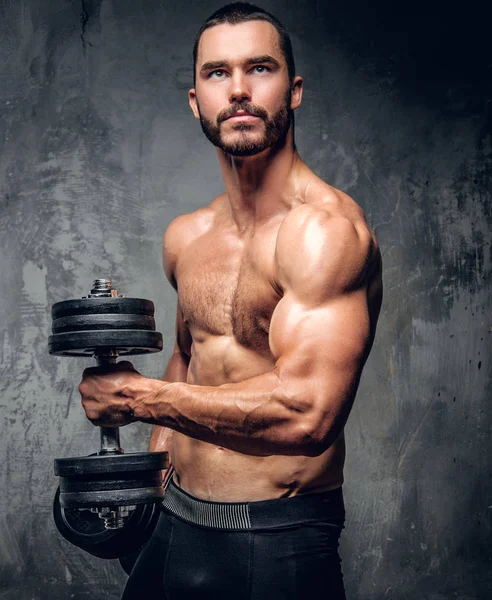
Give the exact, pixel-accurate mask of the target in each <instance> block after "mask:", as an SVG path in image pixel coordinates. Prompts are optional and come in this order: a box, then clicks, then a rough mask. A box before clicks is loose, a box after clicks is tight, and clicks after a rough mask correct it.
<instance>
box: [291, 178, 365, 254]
mask: <svg viewBox="0 0 492 600" xmlns="http://www.w3.org/2000/svg"><path fill="white" fill-rule="evenodd" d="M312 226H315V227H316V229H317V230H318V233H324V234H325V235H327V236H330V237H331V236H333V234H334V233H335V232H337V231H338V232H339V234H340V235H342V236H343V235H344V234H347V233H348V232H350V231H351V230H355V231H356V232H357V234H358V235H359V236H361V237H363V238H365V237H368V238H371V239H372V240H373V241H374V243H376V238H375V235H374V233H373V232H372V230H371V229H370V227H369V225H368V223H367V221H366V217H365V215H364V211H363V210H362V207H361V206H360V205H359V204H358V203H357V202H356V201H355V200H354V199H353V198H351V197H350V196H349V195H348V194H347V193H345V192H343V191H342V190H339V189H337V188H335V187H333V186H331V185H329V184H328V183H326V182H324V181H323V180H322V179H320V178H319V177H317V176H316V175H314V173H313V174H312V176H311V177H309V178H308V180H307V181H306V184H305V187H304V193H303V194H302V196H301V203H300V204H299V205H297V206H296V207H295V208H293V209H292V210H291V211H290V212H289V213H288V214H287V216H286V218H285V219H284V221H283V223H282V229H283V230H284V231H285V230H287V231H289V232H293V231H297V232H298V233H299V232H300V230H301V229H303V230H305V231H306V233H307V234H309V228H310V227H312Z"/></svg>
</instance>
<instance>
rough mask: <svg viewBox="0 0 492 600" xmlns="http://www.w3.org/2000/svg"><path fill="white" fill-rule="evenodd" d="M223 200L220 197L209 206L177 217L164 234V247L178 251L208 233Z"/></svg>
mask: <svg viewBox="0 0 492 600" xmlns="http://www.w3.org/2000/svg"><path fill="white" fill-rule="evenodd" d="M221 198H222V197H221V196H219V197H218V198H215V200H213V201H212V202H211V203H210V204H208V205H207V206H202V207H200V208H197V209H196V210H194V211H192V212H189V213H183V214H181V215H179V216H177V217H175V218H174V219H173V220H172V221H171V222H170V223H169V225H168V226H167V228H166V231H165V233H164V245H165V246H166V245H167V246H172V247H173V249H174V250H175V251H178V250H179V248H181V247H183V246H186V245H187V244H189V243H190V242H191V241H193V240H194V239H196V238H197V237H199V236H200V235H203V234H204V233H205V232H206V231H208V230H209V229H210V228H211V227H212V225H213V221H214V219H215V218H216V216H217V212H218V210H217V209H218V206H219V204H220V201H221Z"/></svg>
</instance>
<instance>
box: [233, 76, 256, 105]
mask: <svg viewBox="0 0 492 600" xmlns="http://www.w3.org/2000/svg"><path fill="white" fill-rule="evenodd" d="M245 100H246V101H248V100H251V90H250V89H249V85H248V82H247V81H246V78H245V77H244V75H243V74H242V73H241V74H239V73H236V74H234V75H233V76H232V77H231V88H230V90H229V101H230V102H244V101H245Z"/></svg>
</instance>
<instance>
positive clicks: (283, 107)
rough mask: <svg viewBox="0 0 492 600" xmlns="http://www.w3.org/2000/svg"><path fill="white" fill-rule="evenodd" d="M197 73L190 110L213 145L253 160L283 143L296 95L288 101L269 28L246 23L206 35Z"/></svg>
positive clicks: (275, 40)
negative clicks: (280, 141)
mask: <svg viewBox="0 0 492 600" xmlns="http://www.w3.org/2000/svg"><path fill="white" fill-rule="evenodd" d="M196 68H197V70H196V88H195V89H193V90H190V106H191V108H192V110H193V112H194V114H195V117H197V118H199V119H200V123H201V126H202V129H203V132H204V133H205V135H206V136H207V138H208V139H209V140H210V141H211V142H212V144H214V145H215V146H217V147H219V148H222V150H224V151H225V152H227V153H229V154H232V155H233V156H252V155H254V154H258V153H259V152H262V151H263V150H265V149H266V148H269V147H272V146H273V145H274V144H275V143H276V142H277V141H278V140H279V139H283V138H284V137H285V135H286V133H287V131H288V129H289V126H290V124H291V121H292V110H293V109H295V108H297V106H298V105H299V104H300V93H298V92H296V91H294V95H295V98H293V97H292V87H291V85H292V84H291V82H290V80H289V76H288V71H287V64H286V61H285V58H284V55H283V53H282V51H281V49H280V46H279V35H278V32H277V30H276V29H275V28H274V27H273V25H271V24H270V23H268V22H266V21H249V22H246V23H240V24H238V25H229V24H222V25H216V26H215V27H211V28H210V29H207V30H205V31H204V32H203V34H202V37H201V39H200V44H199V47H198V56H197V67H196ZM296 79H300V78H296ZM301 87H302V86H301ZM298 96H299V98H298Z"/></svg>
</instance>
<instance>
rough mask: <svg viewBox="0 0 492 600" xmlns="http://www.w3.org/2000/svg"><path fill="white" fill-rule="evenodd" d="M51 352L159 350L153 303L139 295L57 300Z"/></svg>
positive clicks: (54, 306)
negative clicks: (132, 296)
mask: <svg viewBox="0 0 492 600" xmlns="http://www.w3.org/2000/svg"><path fill="white" fill-rule="evenodd" d="M51 314H52V317H53V324H52V333H53V335H51V336H50V337H49V339H48V349H49V352H50V354H55V355H57V356H92V355H94V354H96V353H97V352H99V353H100V351H101V349H106V348H107V349H112V350H117V351H118V354H119V355H120V356H125V355H130V354H148V353H151V352H160V351H161V350H162V346H163V344H162V334H161V333H159V332H157V331H155V321H154V303H153V302H152V301H151V300H144V299H142V298H120V297H98V298H77V299H75V300H64V301H62V302H57V303H56V304H54V305H53V307H52V309H51Z"/></svg>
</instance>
